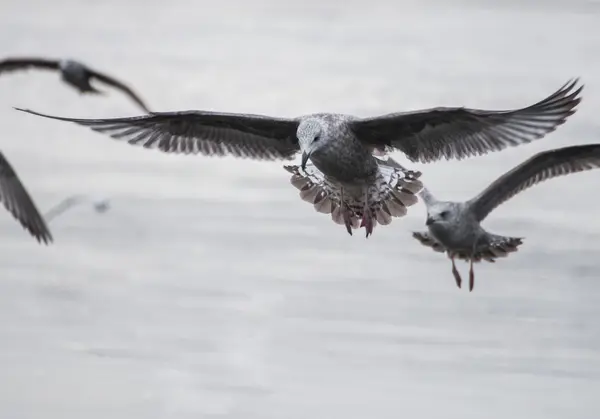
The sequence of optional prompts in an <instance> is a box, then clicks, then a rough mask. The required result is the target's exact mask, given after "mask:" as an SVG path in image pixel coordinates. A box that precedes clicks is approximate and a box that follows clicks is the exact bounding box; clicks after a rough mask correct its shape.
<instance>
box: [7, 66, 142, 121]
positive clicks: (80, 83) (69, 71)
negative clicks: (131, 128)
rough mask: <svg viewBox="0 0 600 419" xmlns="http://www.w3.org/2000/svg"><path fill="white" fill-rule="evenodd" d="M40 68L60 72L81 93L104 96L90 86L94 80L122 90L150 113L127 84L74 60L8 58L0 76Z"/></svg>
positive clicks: (65, 80) (63, 78) (101, 92)
mask: <svg viewBox="0 0 600 419" xmlns="http://www.w3.org/2000/svg"><path fill="white" fill-rule="evenodd" d="M30 68H38V69H43V70H58V71H60V74H61V79H62V80H63V81H64V82H66V83H67V84H69V85H71V86H73V87H75V88H76V89H77V90H79V92H80V93H82V94H83V93H88V94H104V92H103V91H101V90H98V89H97V88H95V87H94V86H92V85H91V84H90V80H91V79H92V78H94V79H96V80H98V81H100V82H102V83H105V84H108V85H109V86H112V87H114V88H117V89H119V90H121V91H122V92H123V93H125V94H126V95H128V96H129V97H131V99H133V100H134V101H135V102H136V103H137V104H138V105H139V106H140V107H141V108H142V109H143V110H144V112H147V113H149V112H150V110H149V109H148V107H147V106H146V104H145V103H144V102H143V101H142V99H140V97H139V96H138V95H136V94H135V93H134V92H133V90H131V89H130V88H129V87H127V86H126V85H125V84H123V83H122V82H120V81H119V80H116V79H114V78H112V77H110V76H107V75H106V74H102V73H99V72H97V71H95V70H92V69H91V68H89V67H87V66H85V65H84V64H82V63H80V62H78V61H74V60H50V59H45V58H7V59H4V60H2V61H0V74H1V73H4V72H9V71H16V70H27V69H30Z"/></svg>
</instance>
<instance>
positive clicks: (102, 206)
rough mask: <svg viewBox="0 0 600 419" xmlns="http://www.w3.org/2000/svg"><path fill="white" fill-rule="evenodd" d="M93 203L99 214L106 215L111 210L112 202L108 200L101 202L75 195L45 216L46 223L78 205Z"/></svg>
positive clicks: (64, 200)
mask: <svg viewBox="0 0 600 419" xmlns="http://www.w3.org/2000/svg"><path fill="white" fill-rule="evenodd" d="M90 201H91V203H92V207H93V208H94V210H95V211H96V212H97V213H99V214H104V213H105V212H106V211H108V210H109V209H110V202H109V200H108V199H102V200H99V201H94V200H91V199H90V198H89V197H87V196H84V195H73V196H70V197H68V198H65V199H63V200H62V201H60V202H59V203H58V204H56V205H55V206H53V207H52V208H50V209H49V210H48V211H46V214H44V218H45V219H46V221H48V222H49V221H51V220H53V219H54V218H56V217H58V216H59V215H61V214H63V213H64V212H65V211H67V210H69V209H70V208H73V207H74V206H76V205H79V204H82V203H84V202H88V203H89V202H90Z"/></svg>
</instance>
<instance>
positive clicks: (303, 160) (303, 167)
mask: <svg viewBox="0 0 600 419" xmlns="http://www.w3.org/2000/svg"><path fill="white" fill-rule="evenodd" d="M310 153H311V152H310V151H309V152H308V153H307V152H306V151H305V152H303V153H302V165H301V167H302V170H304V171H306V162H308V158H309V157H310Z"/></svg>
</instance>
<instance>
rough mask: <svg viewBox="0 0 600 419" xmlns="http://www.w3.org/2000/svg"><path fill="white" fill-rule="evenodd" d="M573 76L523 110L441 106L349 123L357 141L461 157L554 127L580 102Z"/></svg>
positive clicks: (425, 155) (420, 157)
mask: <svg viewBox="0 0 600 419" xmlns="http://www.w3.org/2000/svg"><path fill="white" fill-rule="evenodd" d="M577 81H578V79H575V80H573V81H570V82H568V83H567V84H565V85H564V86H563V87H561V88H560V89H559V90H558V91H556V92H555V93H553V94H552V95H550V96H548V97H547V98H546V99H544V100H542V101H540V102H538V103H536V104H534V105H531V106H529V107H526V108H522V109H516V110H505V111H488V110H481V109H468V108H442V107H441V108H432V109H425V110H420V111H415V112H406V113H395V114H389V115H384V116H380V117H375V118H364V119H357V120H354V121H352V122H350V123H349V126H350V128H351V129H352V130H353V131H354V133H355V134H356V136H357V137H358V138H359V139H360V140H361V141H363V142H365V143H367V144H369V145H371V146H373V147H375V148H378V149H385V148H387V147H391V148H396V149H398V150H401V151H402V152H404V153H405V154H406V155H407V157H408V158H409V159H410V160H412V161H419V162H422V163H428V162H432V161H436V160H440V159H442V158H446V159H447V160H449V159H458V160H460V159H463V158H466V157H470V156H475V155H482V154H486V153H488V152H492V151H500V150H502V149H504V148H506V147H509V146H510V147H514V146H518V145H521V144H525V143H529V142H531V141H533V140H536V139H539V138H542V137H543V136H545V135H546V134H548V133H550V132H552V131H554V130H555V129H556V128H557V127H558V126H559V125H561V124H563V123H564V122H565V121H566V119H567V117H568V116H570V115H572V114H573V113H575V107H576V106H577V104H578V103H579V102H580V101H581V99H580V98H579V97H578V95H579V93H581V90H582V89H583V86H581V87H579V88H578V89H577V90H575V91H573V90H574V89H575V86H576V85H577Z"/></svg>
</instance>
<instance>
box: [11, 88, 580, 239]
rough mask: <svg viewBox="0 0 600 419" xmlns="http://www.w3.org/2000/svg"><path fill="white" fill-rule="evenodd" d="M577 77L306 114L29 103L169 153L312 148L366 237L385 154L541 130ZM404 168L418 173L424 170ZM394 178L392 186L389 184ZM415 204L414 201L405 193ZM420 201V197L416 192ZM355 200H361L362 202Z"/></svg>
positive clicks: (288, 153) (286, 153) (553, 120)
mask: <svg viewBox="0 0 600 419" xmlns="http://www.w3.org/2000/svg"><path fill="white" fill-rule="evenodd" d="M577 82H578V79H574V80H571V81H569V82H567V83H566V84H565V85H563V86H562V87H561V88H560V89H559V90H557V91H556V92H555V93H553V94H551V95H550V96H548V97H547V98H545V99H543V100H542V101H540V102H538V103H535V104H533V105H531V106H528V107H525V108H522V109H514V110H504V111H487V110H480V109H469V108H464V107H462V108H447V107H438V108H432V109H424V110H419V111H413V112H403V113H392V114H387V115H382V116H377V117H370V118H359V117H355V116H352V115H343V114H334V113H316V114H311V115H305V116H300V117H297V118H277V117H271V116H264V115H252V114H239V113H219V112H209V111H181V112H151V113H150V114H148V115H144V116H135V117H126V118H109V119H78V118H65V117H60V116H52V115H46V114H42V113H39V112H35V111H32V110H28V109H21V108H15V109H17V110H19V111H22V112H27V113H30V114H33V115H38V116H41V117H45V118H51V119H57V120H61V121H68V122H74V123H76V124H79V125H83V126H87V127H89V128H91V129H92V130H94V131H98V132H101V133H104V134H107V135H109V136H110V137H112V138H114V139H117V140H120V141H127V142H128V143H129V144H133V145H137V146H140V145H141V146H143V147H145V148H157V149H159V150H161V151H163V152H166V153H184V154H198V153H199V154H203V155H209V156H225V155H233V156H235V157H240V158H253V159H257V160H291V159H292V158H294V157H295V156H296V154H298V153H300V152H301V153H302V159H301V165H300V169H302V170H305V169H306V167H307V163H308V162H309V160H310V162H311V164H312V165H314V167H315V168H316V169H318V170H319V171H320V172H321V173H322V174H323V175H324V176H325V177H326V179H327V182H329V183H331V184H333V185H335V188H336V190H339V199H338V201H339V209H338V208H336V209H335V211H336V214H337V213H339V216H340V217H341V219H342V220H343V224H344V225H345V227H346V230H347V232H348V233H349V234H350V235H352V229H353V225H354V223H355V220H357V219H360V220H361V222H360V225H359V227H364V228H365V230H366V237H369V235H370V234H372V232H373V227H374V225H375V222H376V221H377V218H376V213H377V211H378V208H377V206H378V205H380V204H381V199H379V198H377V199H376V200H375V202H373V200H372V197H373V196H374V195H375V196H379V197H381V196H385V195H386V194H388V192H389V187H390V186H389V182H385V181H383V182H382V179H384V180H385V175H383V174H382V173H381V169H380V165H379V164H378V160H377V158H376V156H381V155H385V154H386V153H387V152H389V151H392V150H394V149H397V150H400V151H402V152H403V153H404V154H405V155H406V156H407V157H408V159H409V160H411V161H413V162H421V163H429V162H433V161H437V160H440V159H442V158H445V159H458V160H460V159H463V158H466V157H470V156H477V155H483V154H486V153H488V152H494V151H500V150H503V149H505V148H506V147H514V146H518V145H521V144H526V143H529V142H531V141H534V140H537V139H540V138H542V137H544V136H545V135H546V134H548V133H550V132H552V131H554V130H555V129H556V128H557V127H558V126H559V125H561V124H563V123H564V122H565V121H566V119H567V117H569V116H570V115H572V114H573V113H574V112H575V107H576V106H577V104H578V103H579V102H580V101H581V98H579V97H578V95H579V94H580V93H581V90H582V89H583V86H581V87H579V88H576V86H577ZM398 172H399V173H402V178H403V179H404V178H406V179H407V180H408V181H409V182H412V181H413V180H417V179H411V177H415V175H416V173H407V172H406V171H403V170H401V169H400V170H398ZM386 185H387V186H386ZM399 201H401V204H402V205H403V206H408V205H409V204H410V202H405V201H403V200H401V199H400V200H399ZM409 201H410V200H409ZM354 203H359V204H360V205H359V206H360V208H358V207H357V206H356V205H353V204H354Z"/></svg>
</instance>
